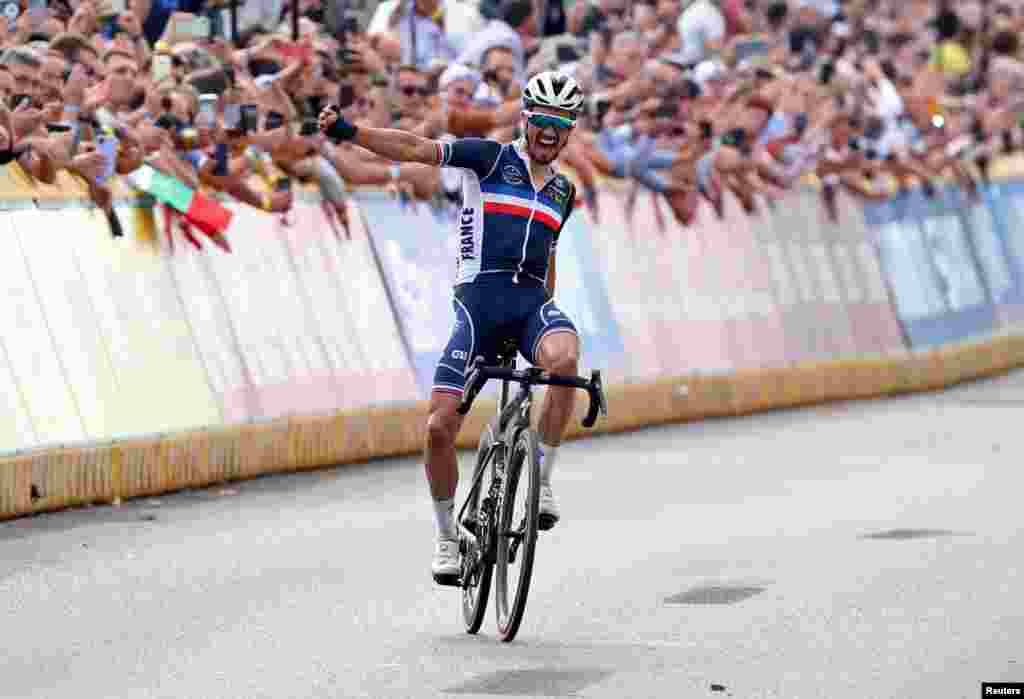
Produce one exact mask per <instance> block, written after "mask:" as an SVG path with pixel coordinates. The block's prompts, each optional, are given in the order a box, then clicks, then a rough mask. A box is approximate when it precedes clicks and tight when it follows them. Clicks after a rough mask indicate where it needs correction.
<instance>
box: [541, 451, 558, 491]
mask: <svg viewBox="0 0 1024 699" xmlns="http://www.w3.org/2000/svg"><path fill="white" fill-rule="evenodd" d="M557 455H558V447H553V446H551V445H550V444H545V443H544V442H540V482H541V485H551V474H552V472H554V470H555V457H556V456H557Z"/></svg>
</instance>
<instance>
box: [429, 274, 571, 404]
mask: <svg viewBox="0 0 1024 699" xmlns="http://www.w3.org/2000/svg"><path fill="white" fill-rule="evenodd" d="M521 280H522V278H520V281H521ZM452 306H453V308H454V309H455V327H454V329H453V330H452V336H451V339H449V340H448V346H447V347H445V349H444V354H443V355H441V359H440V361H439V362H438V363H437V371H435V372H434V390H435V391H441V392H443V393H452V394H455V395H460V396H461V395H462V391H463V388H464V387H465V385H466V372H467V371H468V369H469V367H470V366H471V365H472V364H473V359H475V358H476V357H483V358H484V362H485V363H488V364H494V363H495V362H496V361H497V356H498V353H499V351H500V350H501V349H502V346H503V344H504V343H505V341H506V340H514V341H515V343H516V348H517V349H518V350H519V353H520V354H521V355H522V356H523V358H524V359H526V361H528V362H529V363H530V364H534V365H536V364H537V350H538V348H539V347H540V342H541V340H543V339H544V338H545V337H546V336H548V335H551V334H553V333H557V332H571V333H573V334H577V333H576V326H575V325H573V324H572V321H571V320H569V318H568V316H566V315H565V314H564V313H563V312H562V311H561V310H560V309H559V308H558V306H556V305H555V301H554V299H550V300H549V299H548V297H547V291H546V290H545V289H544V287H542V286H535V285H532V284H530V285H527V284H522V283H520V284H513V283H512V282H511V280H509V281H504V280H502V281H499V280H493V281H486V282H482V281H479V280H478V281H475V282H473V283H472V284H461V285H459V286H457V287H455V298H454V299H453V300H452Z"/></svg>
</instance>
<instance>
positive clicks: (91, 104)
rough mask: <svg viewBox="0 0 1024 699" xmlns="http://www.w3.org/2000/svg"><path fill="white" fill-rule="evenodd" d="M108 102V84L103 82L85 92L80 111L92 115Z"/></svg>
mask: <svg viewBox="0 0 1024 699" xmlns="http://www.w3.org/2000/svg"><path fill="white" fill-rule="evenodd" d="M109 101H110V84H109V83H108V82H107V81H106V80H104V81H103V82H101V83H99V84H97V85H93V86H92V87H90V88H89V89H87V90H86V91H85V101H84V102H83V103H82V111H83V112H84V113H86V114H92V113H93V112H95V111H96V110H97V109H99V108H100V107H101V106H103V105H104V104H105V103H107V102H109ZM157 113H159V112H157Z"/></svg>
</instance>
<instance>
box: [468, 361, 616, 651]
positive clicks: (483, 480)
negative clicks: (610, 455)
mask: <svg viewBox="0 0 1024 699" xmlns="http://www.w3.org/2000/svg"><path fill="white" fill-rule="evenodd" d="M504 347H505V351H503V352H502V354H501V355H500V356H499V360H498V365H497V366H485V365H484V364H483V363H482V360H481V359H477V360H476V361H475V362H474V363H473V365H472V367H471V369H470V372H469V374H468V378H467V380H466V389H465V393H464V394H463V399H462V403H461V405H460V406H459V409H458V410H459V413H461V414H462V415H465V414H466V413H468V412H469V409H470V408H471V407H472V405H473V400H474V399H475V398H476V396H477V394H478V393H479V392H480V390H481V389H482V388H483V387H484V385H485V384H486V383H487V381H489V380H491V379H497V380H499V381H501V394H500V398H499V400H498V411H497V415H496V416H495V417H494V418H493V419H492V420H491V421H490V423H489V424H488V425H487V427H486V428H485V429H484V432H483V434H482V435H481V436H480V443H479V446H478V448H477V456H476V469H475V470H474V472H473V481H472V485H471V487H470V490H469V493H468V494H467V495H466V499H465V501H464V502H463V504H462V507H461V509H460V510H459V515H458V519H457V520H456V521H457V522H458V523H459V524H458V526H459V551H460V554H461V559H462V563H461V571H460V574H459V577H458V579H457V580H453V581H451V582H450V583H449V584H451V585H455V586H458V587H461V588H462V615H463V618H464V620H465V623H466V631H467V632H469V633H471V634H475V633H476V632H477V631H479V630H480V625H481V624H482V623H483V619H484V614H485V613H486V610H487V598H488V595H489V594H490V589H491V580H492V576H493V574H494V573H495V569H497V580H496V586H495V599H494V606H495V615H496V616H497V627H498V636H499V637H500V638H501V640H502V641H505V642H509V641H511V640H512V639H513V638H515V636H516V633H517V632H518V631H519V626H520V624H521V623H522V620H523V613H524V612H525V610H526V597H527V595H528V594H529V591H530V578H531V576H532V575H533V561H534V552H535V550H536V546H537V532H538V531H539V530H546V529H550V528H551V527H552V526H553V525H554V522H552V521H544V518H541V517H540V515H539V512H538V509H539V504H540V460H539V458H538V457H539V437H538V435H537V432H536V430H534V429H533V427H531V425H530V410H531V408H532V406H533V387H534V386H542V385H547V386H568V387H571V388H578V389H581V390H584V391H586V392H587V394H588V396H589V397H590V408H589V410H588V412H587V415H586V417H584V418H583V426H584V427H586V428H590V427H593V426H594V423H595V422H596V421H597V415H598V412H600V413H601V414H602V415H607V414H608V405H607V402H606V400H605V395H604V388H603V386H602V382H601V372H600V371H594V372H592V373H591V376H590V380H589V381H588V380H586V379H584V378H583V377H580V376H553V375H552V374H550V373H549V372H547V371H544V370H543V369H539V368H536V367H534V368H529V369H522V370H517V369H516V368H515V349H514V345H512V346H511V348H510V345H509V344H506V345H505V346H504ZM513 384H516V385H518V386H519V391H518V393H517V394H516V396H515V397H514V398H512V399H511V400H509V389H510V387H511V386H512V385H513ZM518 496H521V500H522V502H521V507H520V508H517V503H518V501H519V500H520V497H518ZM517 564H518V567H517Z"/></svg>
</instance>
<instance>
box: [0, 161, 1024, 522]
mask: <svg viewBox="0 0 1024 699" xmlns="http://www.w3.org/2000/svg"><path fill="white" fill-rule="evenodd" d="M12 167H14V168H16V166H9V167H8V168H6V171H0V197H4V198H3V199H2V200H0V208H3V209H4V216H3V222H2V223H0V231H2V232H3V234H4V235H5V236H6V239H7V241H8V246H7V253H8V254H7V255H5V256H3V257H0V293H3V298H4V299H5V301H4V303H3V304H0V518H9V517H14V516H18V515H23V514H27V513H33V512H40V511H46V510H53V509H59V508H63V507H68V506H75V505H82V504H85V503H108V502H117V501H119V500H121V499H125V498H129V497H137V496H143V495H152V494H156V493H161V492H167V491H172V490H177V489H181V488H186V487H200V486H205V485H209V484H213V483H219V482H224V481H230V480H235V479H241V478H249V477H253V476H256V475H259V474H264V473H272V472H285V471H294V470H302V469H311V468H319V467H322V466H326V465H332V464H340V463H347V462H355V461H365V460H367V459H371V458H377V457H386V456H396V455H404V454H413V453H417V452H418V451H419V450H420V449H421V448H422V444H423V439H424V432H425V423H426V412H427V406H426V402H425V401H426V398H427V397H428V395H429V389H430V382H431V379H432V375H433V370H434V365H435V364H436V362H437V360H438V358H439V356H440V353H441V351H442V350H443V347H444V345H445V343H446V341H447V337H448V332H449V329H450V323H451V320H452V309H451V302H450V298H451V297H450V293H451V282H452V279H453V275H454V260H455V250H454V248H453V245H454V244H455V237H454V236H453V235H451V234H450V230H451V225H452V221H451V212H450V211H444V210H438V209H433V208H431V207H429V206H427V205H426V204H417V205H415V206H400V204H399V203H398V202H397V201H396V200H393V199H390V198H388V197H387V196H385V195H383V194H381V193H376V192H358V193H356V194H354V196H353V198H352V200H351V202H350V204H349V216H348V218H349V221H350V229H349V232H348V235H346V234H344V233H343V232H339V231H337V230H336V229H334V228H333V227H332V226H330V225H329V224H328V222H327V219H326V218H325V217H324V214H323V213H322V211H321V209H320V206H319V202H318V201H317V200H316V199H315V197H313V196H312V194H310V193H308V192H302V194H301V196H300V197H299V201H298V202H297V204H296V206H295V209H294V210H293V211H292V212H291V213H289V214H288V216H287V218H286V219H282V217H280V216H271V215H269V214H266V213H263V212H259V211H255V210H252V209H250V208H248V207H244V206H240V205H237V204H234V203H232V204H230V205H229V206H230V208H231V209H232V211H233V214H234V216H233V223H232V227H231V228H230V229H229V230H228V231H227V238H228V240H229V241H230V243H231V250H232V251H231V252H226V251H224V250H221V249H220V248H218V247H216V246H213V245H209V244H207V245H203V246H201V247H202V249H198V248H197V247H195V246H193V245H191V244H189V243H187V242H186V241H185V239H184V238H182V237H180V235H178V234H177V233H175V232H174V231H173V230H172V231H170V234H168V231H165V230H164V229H163V228H162V227H161V225H160V224H161V222H160V221H159V220H158V218H159V217H155V216H154V214H153V210H152V209H151V203H150V202H149V201H148V200H146V199H144V198H141V199H140V198H139V197H138V196H137V195H135V194H134V193H133V192H132V191H131V190H130V189H122V190H119V192H118V202H119V205H118V208H117V210H118V216H119V218H120V219H121V221H122V224H123V227H124V232H125V235H124V236H123V237H117V238H115V237H112V236H111V232H110V229H109V227H108V225H107V222H106V218H105V217H104V216H103V215H102V214H100V213H99V212H97V211H95V210H94V209H92V208H91V207H90V205H89V204H88V202H87V201H86V200H85V199H84V197H83V196H82V195H81V187H80V186H79V185H78V183H76V182H75V181H74V180H70V179H69V180H67V181H64V182H61V183H59V184H60V187H54V186H51V187H47V186H45V185H38V186H34V185H31V184H29V183H28V181H27V179H25V178H24V177H23V176H20V175H19V173H17V171H16V170H14V171H13V172H12ZM75 192H77V193H78V194H75ZM817 196H818V195H817V192H816V191H815V190H812V189H809V188H808V189H805V190H801V191H798V192H795V193H792V194H790V195H787V196H786V197H785V198H782V199H780V200H777V201H774V202H769V201H762V202H760V208H761V211H760V212H759V213H758V214H757V215H755V216H750V217H748V216H746V215H745V214H743V213H742V212H741V211H740V209H739V207H738V204H737V203H736V202H734V201H731V200H730V201H728V202H727V205H726V218H725V219H724V220H719V219H718V218H716V217H715V215H714V214H713V212H711V211H710V210H708V209H707V208H706V207H705V208H702V210H701V212H700V217H699V220H698V221H697V222H696V223H695V224H694V225H692V226H690V227H688V228H683V227H681V226H678V225H677V224H675V223H674V222H672V221H671V216H670V214H669V213H668V212H667V211H660V210H659V209H658V208H657V205H656V204H655V203H653V202H651V201H650V200H648V199H647V198H646V196H643V195H642V196H641V197H640V199H639V201H638V202H637V203H636V205H635V206H632V207H631V206H630V204H629V201H628V197H627V196H626V193H625V192H622V191H617V190H616V188H615V187H614V185H608V186H607V187H605V188H604V189H603V190H602V192H601V194H600V196H599V200H598V204H599V206H598V209H597V211H598V215H597V217H596V219H595V217H594V216H593V215H592V212H589V211H586V210H584V209H580V210H579V211H578V212H577V215H575V216H574V217H573V218H572V220H571V221H570V223H569V224H568V225H567V227H566V229H565V231H563V234H562V238H561V240H560V242H559V254H558V279H559V284H558V286H559V289H558V299H559V305H560V306H561V307H562V308H563V310H564V311H566V313H567V314H568V315H569V316H570V317H571V318H572V319H573V321H574V322H575V323H576V325H577V327H578V328H579V330H580V334H581V341H582V345H583V358H582V363H583V367H581V370H582V371H583V372H586V371H589V369H590V368H601V369H602V370H603V371H604V372H605V375H606V376H607V377H608V383H609V388H608V392H609V407H610V411H611V414H610V416H609V418H608V419H605V420H601V421H599V423H598V427H597V429H595V430H594V431H593V432H595V433H599V432H615V431H621V430H628V429H635V428H638V427H642V426H645V425H650V424H656V423H663V422H678V421H687V420H698V419H702V418H706V417H713V416H730V415H742V414H747V413H750V412H755V411H760V410H767V409H773V408H784V407H792V406H798V405H806V404H813V403H818V402H822V401H829V400H842V399H860V398H871V397H877V396H884V395H890V394H895V393H903V392H908V391H917V390H933V389H939V388H943V387H947V386H950V385H952V384H955V383H958V382H960V381H964V380H968V379H974V378H978V377H981V376H986V375H990V374H993V373H998V372H1002V371H1006V370H1008V369H1010V368H1012V367H1015V366H1019V365H1024V336H1022V335H1016V334H1014V331H1015V328H1017V327H1018V324H1019V323H1020V321H1021V319H1022V318H1024V233H1022V232H1021V230H1022V226H1021V225H1020V224H1022V223H1024V185H1022V184H1021V183H1019V182H1016V181H1013V180H1002V181H999V182H996V183H993V184H991V185H990V186H988V187H986V188H985V189H984V190H983V192H982V196H981V199H980V200H979V201H977V202H972V201H970V200H967V199H964V198H962V197H961V195H960V194H959V193H957V192H955V191H952V190H949V191H941V192H940V193H939V194H938V196H936V197H935V198H934V199H926V198H924V197H923V196H921V195H920V194H918V193H910V194H902V195H899V196H897V197H895V198H894V199H892V200H891V201H887V202H884V203H879V204H869V205H861V204H859V203H856V202H853V201H851V200H846V199H841V219H840V221H841V225H834V224H832V223H830V222H828V221H827V220H826V218H825V215H824V212H823V209H822V208H821V206H820V205H819V202H818V198H817ZM580 402H581V403H585V400H583V399H581V401H580ZM584 408H585V406H584V405H580V406H579V409H580V411H581V415H582V410H583V409H584ZM492 412H493V402H491V403H488V402H487V401H486V400H482V401H481V402H480V404H479V405H478V407H476V408H475V409H474V411H473V413H472V415H471V416H470V418H469V420H467V423H466V427H465V428H464V430H463V432H462V433H461V435H460V445H461V446H463V447H471V446H474V445H475V443H476V440H477V437H478V435H479V432H480V430H481V428H482V426H483V425H484V424H485V422H486V420H488V419H489V418H490V416H491V413H492ZM577 423H578V421H577ZM577 423H574V425H573V427H571V429H570V438H577V437H580V436H584V431H583V430H581V429H580V428H579V425H578V424H577ZM587 433H589V432H587Z"/></svg>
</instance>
